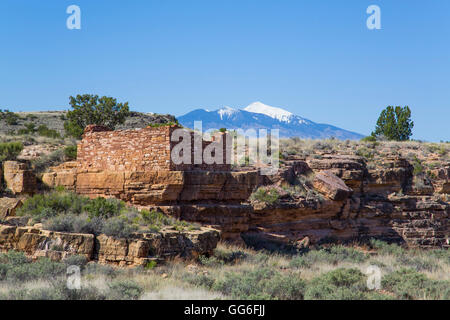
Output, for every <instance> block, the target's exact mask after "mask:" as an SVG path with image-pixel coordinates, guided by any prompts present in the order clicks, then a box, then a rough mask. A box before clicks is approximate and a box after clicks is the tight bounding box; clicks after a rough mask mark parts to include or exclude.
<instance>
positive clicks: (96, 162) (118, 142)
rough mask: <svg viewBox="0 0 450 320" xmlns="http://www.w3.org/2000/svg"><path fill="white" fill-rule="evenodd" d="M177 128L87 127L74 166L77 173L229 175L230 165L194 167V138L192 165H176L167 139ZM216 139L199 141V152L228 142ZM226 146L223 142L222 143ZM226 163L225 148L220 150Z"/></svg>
mask: <svg viewBox="0 0 450 320" xmlns="http://www.w3.org/2000/svg"><path fill="white" fill-rule="evenodd" d="M176 129H179V127H177V126H164V127H156V128H152V127H147V128H144V129H132V130H117V131H111V130H109V129H108V128H105V127H101V126H88V127H87V128H86V130H85V133H84V135H83V139H82V141H81V142H80V143H79V145H78V152H77V162H78V170H80V171H115V172H123V171H132V172H148V171H190V170H196V169H197V170H206V171H230V170H231V165H230V164H206V163H205V162H204V161H203V162H202V163H201V164H194V163H193V162H194V145H195V144H194V134H193V132H190V136H191V159H192V164H175V163H173V161H172V160H171V152H172V150H173V148H174V146H175V145H176V144H177V143H178V142H173V141H171V140H170V137H171V135H172V133H173V131H174V130H176ZM223 137H224V135H221V137H216V138H215V139H213V141H204V140H203V141H202V151H203V150H205V148H206V147H207V146H209V145H210V144H212V143H222V141H223V140H227V139H224V138H223ZM224 145H226V141H225V143H224ZM223 152H224V156H223V159H224V160H225V159H226V155H227V147H224V148H223Z"/></svg>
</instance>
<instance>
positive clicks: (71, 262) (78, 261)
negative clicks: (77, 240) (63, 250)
mask: <svg viewBox="0 0 450 320" xmlns="http://www.w3.org/2000/svg"><path fill="white" fill-rule="evenodd" d="M63 263H64V264H65V265H66V266H78V267H80V269H84V268H85V267H86V265H87V263H88V260H87V258H86V257H85V256H82V255H72V256H68V257H67V258H65V259H64V260H63Z"/></svg>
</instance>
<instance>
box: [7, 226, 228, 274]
mask: <svg viewBox="0 0 450 320" xmlns="http://www.w3.org/2000/svg"><path fill="white" fill-rule="evenodd" d="M219 238H220V236H219V232H218V231H217V230H214V229H210V228H200V229H199V230H193V231H177V230H174V229H170V228H166V229H163V230H162V231H161V232H158V233H148V234H134V235H132V237H130V238H128V239H116V238H113V237H108V236H106V235H104V234H102V235H99V236H97V237H96V236H94V235H92V234H76V233H66V232H54V231H48V230H42V229H41V228H39V227H37V226H34V227H22V226H14V225H6V224H0V251H3V252H5V251H8V250H19V251H23V252H25V253H26V254H27V255H29V256H31V257H32V258H38V257H49V258H51V259H53V260H61V259H64V258H65V257H67V256H70V255H75V254H76V255H83V256H85V257H86V258H87V259H88V260H89V261H98V262H100V263H105V264H115V265H118V266H136V265H145V264H146V263H148V262H149V261H151V260H165V259H168V258H173V257H182V258H188V259H189V258H196V257H198V256H199V255H208V254H211V253H212V251H213V249H214V248H215V247H216V245H217V242H218V241H219Z"/></svg>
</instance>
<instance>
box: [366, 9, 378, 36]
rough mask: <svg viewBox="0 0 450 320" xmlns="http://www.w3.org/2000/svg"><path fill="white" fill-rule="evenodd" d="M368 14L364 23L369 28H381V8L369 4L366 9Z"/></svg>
mask: <svg viewBox="0 0 450 320" xmlns="http://www.w3.org/2000/svg"><path fill="white" fill-rule="evenodd" d="M366 12H367V14H370V16H369V17H368V18H367V21H366V25H367V28H368V29H369V30H380V29H381V9H380V7H379V6H377V5H370V6H369V7H367V10H366Z"/></svg>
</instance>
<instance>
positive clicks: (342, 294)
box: [305, 268, 367, 300]
mask: <svg viewBox="0 0 450 320" xmlns="http://www.w3.org/2000/svg"><path fill="white" fill-rule="evenodd" d="M365 279H366V277H365V276H364V275H363V274H362V273H361V271H359V270H358V269H346V268H339V269H336V270H333V271H330V272H327V273H324V274H321V275H320V276H318V277H315V278H314V279H312V280H311V281H310V282H309V283H308V285H307V287H306V291H305V299H308V300H362V299H366V298H367V286H366V283H365Z"/></svg>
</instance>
